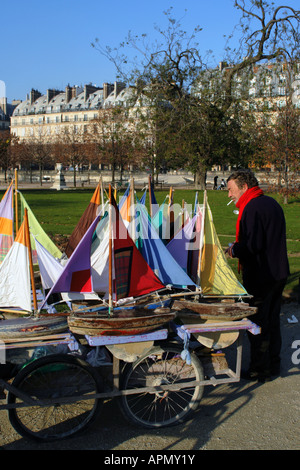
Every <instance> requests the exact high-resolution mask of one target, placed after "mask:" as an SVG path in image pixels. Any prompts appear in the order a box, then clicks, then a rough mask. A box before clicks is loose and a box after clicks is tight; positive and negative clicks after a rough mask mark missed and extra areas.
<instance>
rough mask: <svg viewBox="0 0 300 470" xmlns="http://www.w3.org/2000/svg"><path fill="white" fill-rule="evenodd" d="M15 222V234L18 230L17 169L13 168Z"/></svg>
mask: <svg viewBox="0 0 300 470" xmlns="http://www.w3.org/2000/svg"><path fill="white" fill-rule="evenodd" d="M15 221H16V233H18V230H19V212H18V169H17V168H15Z"/></svg>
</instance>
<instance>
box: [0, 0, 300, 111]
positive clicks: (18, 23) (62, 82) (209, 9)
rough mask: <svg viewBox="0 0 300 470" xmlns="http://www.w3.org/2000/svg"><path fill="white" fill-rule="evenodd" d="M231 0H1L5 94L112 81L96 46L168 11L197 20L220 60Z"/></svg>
mask: <svg viewBox="0 0 300 470" xmlns="http://www.w3.org/2000/svg"><path fill="white" fill-rule="evenodd" d="M233 4H234V0H184V1H183V0H173V1H172V0H170V1H166V0H149V1H145V0H127V1H125V0H122V1H121V0H114V1H111V2H109V1H107V0H106V1H104V0H89V1H86V2H84V1H82V0H80V1H79V0H1V3H0V18H1V26H0V31H1V60H0V94H1V92H2V95H3V89H5V91H6V96H7V98H8V102H11V101H12V100H13V99H21V100H24V99H25V98H26V94H27V93H29V92H30V90H31V88H35V89H37V90H39V91H40V92H41V93H43V94H44V93H46V90H47V89H48V88H56V89H60V90H64V89H65V86H66V85H67V84H70V85H84V84H86V83H93V84H95V85H98V86H102V84H103V82H114V81H115V77H116V71H115V69H114V66H113V65H112V63H111V62H109V61H108V59H107V58H105V57H104V56H103V55H101V54H100V53H99V52H98V51H97V50H95V49H94V48H92V47H91V42H93V41H94V40H95V38H99V41H100V42H101V44H102V45H103V46H106V45H109V46H111V47H117V46H118V45H119V44H120V42H121V41H123V40H124V39H125V37H126V35H127V33H128V31H129V30H130V31H132V32H133V33H135V34H138V35H140V34H143V33H146V34H147V35H148V37H149V38H151V37H152V36H153V35H154V33H155V31H154V25H155V24H156V25H158V26H159V27H160V28H164V27H166V25H167V20H166V18H165V15H164V14H163V12H164V11H166V10H168V9H169V8H170V7H172V8H173V13H172V16H173V17H174V18H175V19H178V20H179V19H180V18H182V20H181V25H182V29H183V30H185V31H187V32H192V30H193V29H194V27H196V26H197V25H199V26H200V27H202V28H203V31H202V32H201V33H200V34H199V36H198V40H199V43H200V51H201V54H202V55H205V52H206V51H207V50H209V49H210V50H212V51H213V52H214V54H215V57H216V63H217V62H218V61H219V60H220V59H221V58H222V51H223V48H224V43H225V41H224V35H228V34H230V33H231V32H232V30H233V28H234V26H235V25H236V24H237V23H238V19H239V13H238V11H237V10H236V9H235V8H234V7H233ZM284 4H288V5H289V6H293V7H295V8H299V0H282V1H279V0H275V5H284Z"/></svg>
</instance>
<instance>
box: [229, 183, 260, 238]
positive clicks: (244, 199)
mask: <svg viewBox="0 0 300 470" xmlns="http://www.w3.org/2000/svg"><path fill="white" fill-rule="evenodd" d="M263 194H264V192H263V190H262V189H260V188H259V187H258V186H254V187H253V188H249V189H247V191H245V192H244V194H242V196H241V197H240V199H239V200H238V202H237V204H236V207H237V208H238V209H239V216H238V218H237V222H236V236H235V240H236V241H237V242H238V241H239V234H240V221H241V218H242V214H243V210H244V209H245V206H246V205H247V204H248V202H249V201H251V199H254V198H256V197H258V196H262V195H263Z"/></svg>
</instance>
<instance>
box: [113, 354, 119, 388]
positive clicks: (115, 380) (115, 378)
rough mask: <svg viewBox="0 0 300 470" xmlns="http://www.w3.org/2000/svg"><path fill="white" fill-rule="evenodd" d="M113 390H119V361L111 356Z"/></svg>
mask: <svg viewBox="0 0 300 470" xmlns="http://www.w3.org/2000/svg"><path fill="white" fill-rule="evenodd" d="M113 388H114V390H119V389H120V360H119V359H118V358H117V357H115V356H113Z"/></svg>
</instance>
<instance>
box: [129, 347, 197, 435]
mask: <svg viewBox="0 0 300 470" xmlns="http://www.w3.org/2000/svg"><path fill="white" fill-rule="evenodd" d="M181 350H182V349H180V348H178V347H176V345H163V346H155V347H154V348H152V349H151V350H150V351H148V353H147V354H145V355H144V356H141V357H140V358H139V359H137V361H136V362H135V363H133V364H127V365H126V367H125V368H124V371H123V373H122V378H121V386H122V387H121V388H122V390H130V389H134V388H139V387H151V386H152V387H153V386H161V385H177V384H182V383H184V382H189V385H188V386H187V387H184V388H181V389H180V390H164V391H155V392H146V391H145V392H139V393H137V394H133V395H122V396H121V399H120V406H121V411H122V413H123V414H124V416H125V417H127V418H129V419H130V420H131V421H133V422H134V423H135V424H138V425H141V426H144V427H149V428H160V427H163V426H171V425H174V424H179V423H181V422H183V421H184V420H185V419H186V418H187V417H188V416H189V415H190V413H191V412H192V411H194V410H195V409H196V408H197V407H198V405H199V402H200V400H201V398H202V395H203V389H204V385H195V386H194V385H193V384H191V382H196V381H202V380H204V374H203V368H202V365H201V363H200V361H199V359H198V358H197V357H196V356H195V355H194V354H193V353H191V364H190V365H189V364H187V363H186V361H185V360H183V359H182V358H181V356H180V353H181Z"/></svg>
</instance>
